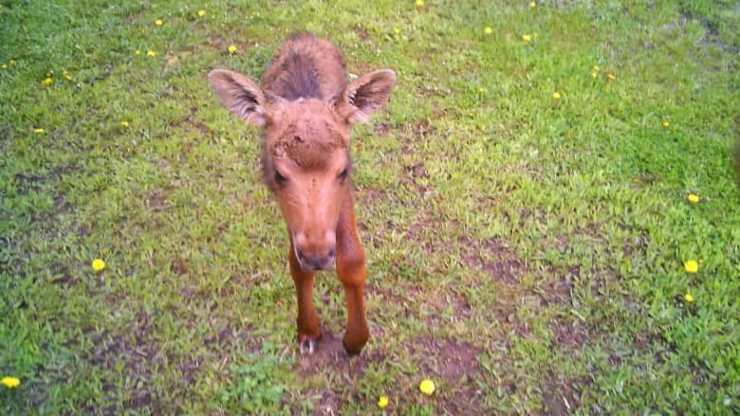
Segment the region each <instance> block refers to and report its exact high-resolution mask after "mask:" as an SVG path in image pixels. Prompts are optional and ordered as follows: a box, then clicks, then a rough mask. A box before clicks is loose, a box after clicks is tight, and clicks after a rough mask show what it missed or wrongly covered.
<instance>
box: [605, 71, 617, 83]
mask: <svg viewBox="0 0 740 416" xmlns="http://www.w3.org/2000/svg"><path fill="white" fill-rule="evenodd" d="M606 77H607V78H609V81H615V80H616V79H617V76H616V75H614V74H612V73H611V72H610V73H608V74H607V75H606Z"/></svg>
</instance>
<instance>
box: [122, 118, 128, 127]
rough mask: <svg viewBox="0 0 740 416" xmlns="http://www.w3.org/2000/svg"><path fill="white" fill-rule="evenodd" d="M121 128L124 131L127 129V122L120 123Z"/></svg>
mask: <svg viewBox="0 0 740 416" xmlns="http://www.w3.org/2000/svg"><path fill="white" fill-rule="evenodd" d="M121 127H123V128H124V129H127V128H128V121H125V120H124V121H122V122H121Z"/></svg>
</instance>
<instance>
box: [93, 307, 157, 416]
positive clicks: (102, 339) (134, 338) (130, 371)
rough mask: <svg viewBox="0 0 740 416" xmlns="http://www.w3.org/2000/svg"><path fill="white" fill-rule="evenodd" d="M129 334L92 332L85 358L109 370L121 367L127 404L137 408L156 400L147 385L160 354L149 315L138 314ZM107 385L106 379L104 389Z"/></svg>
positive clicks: (129, 406) (115, 370)
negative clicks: (89, 348) (89, 349)
mask: <svg viewBox="0 0 740 416" xmlns="http://www.w3.org/2000/svg"><path fill="white" fill-rule="evenodd" d="M129 334H130V336H128V337H124V336H121V335H118V336H110V334H108V333H107V332H105V331H104V332H102V333H99V334H97V335H94V336H92V344H93V345H94V347H93V349H92V351H90V352H89V353H88V356H87V359H88V360H89V361H90V362H91V363H92V364H93V365H96V366H101V367H103V368H106V369H108V370H111V371H112V372H118V371H119V369H123V371H124V372H125V374H126V380H127V382H126V385H125V386H124V388H125V389H126V390H127V392H128V394H129V398H128V400H127V403H126V406H127V407H128V408H131V409H139V408H143V407H146V406H149V405H150V404H152V403H153V402H154V401H156V398H155V397H153V393H152V392H151V391H150V390H149V388H148V387H147V386H149V385H150V380H151V375H152V374H154V373H156V372H157V371H158V368H159V366H160V365H161V364H162V362H163V357H162V355H161V354H160V352H159V350H158V349H157V346H156V344H155V343H154V342H153V341H152V337H151V334H152V323H151V319H150V317H149V316H148V315H146V314H144V313H141V314H139V315H138V316H137V318H136V319H135V320H134V326H133V327H132V328H130V331H129ZM111 382H112V381H111ZM106 386H108V387H111V386H110V385H109V384H108V383H105V385H104V386H103V389H104V391H105V390H106Z"/></svg>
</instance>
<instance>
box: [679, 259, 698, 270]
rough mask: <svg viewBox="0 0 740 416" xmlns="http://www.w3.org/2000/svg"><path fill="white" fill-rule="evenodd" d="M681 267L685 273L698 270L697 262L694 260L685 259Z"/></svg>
mask: <svg viewBox="0 0 740 416" xmlns="http://www.w3.org/2000/svg"><path fill="white" fill-rule="evenodd" d="M683 268H684V270H686V273H696V272H698V271H699V263H697V262H696V260H687V261H685V262H684V264H683Z"/></svg>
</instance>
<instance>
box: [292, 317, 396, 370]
mask: <svg viewBox="0 0 740 416" xmlns="http://www.w3.org/2000/svg"><path fill="white" fill-rule="evenodd" d="M321 331H322V333H321V339H320V340H319V342H318V345H317V346H316V349H315V350H314V353H313V354H302V355H299V357H298V360H297V363H296V370H298V373H299V374H301V375H303V376H309V375H312V374H316V373H318V372H320V371H322V370H325V369H332V370H333V371H335V372H337V373H341V374H345V375H347V376H349V377H351V378H355V377H358V376H361V375H362V374H364V373H365V368H366V367H367V365H368V364H370V363H377V362H382V361H383V360H385V355H384V354H383V353H382V352H380V351H377V350H376V351H367V350H363V351H362V353H360V354H358V355H356V356H349V354H347V352H346V351H345V350H344V346H343V345H342V338H341V337H338V336H335V335H334V334H333V333H332V332H331V331H329V330H327V329H326V328H322V329H321ZM296 348H297V346H296Z"/></svg>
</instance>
